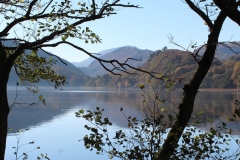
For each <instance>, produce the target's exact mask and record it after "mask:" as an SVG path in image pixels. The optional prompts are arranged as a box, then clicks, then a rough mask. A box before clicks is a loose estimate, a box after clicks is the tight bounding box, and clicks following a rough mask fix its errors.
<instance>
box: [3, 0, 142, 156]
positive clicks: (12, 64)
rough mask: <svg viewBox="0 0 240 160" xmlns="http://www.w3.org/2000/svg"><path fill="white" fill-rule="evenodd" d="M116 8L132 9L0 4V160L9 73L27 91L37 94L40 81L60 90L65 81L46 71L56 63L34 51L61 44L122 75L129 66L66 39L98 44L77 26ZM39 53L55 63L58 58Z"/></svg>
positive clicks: (116, 3)
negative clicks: (120, 69)
mask: <svg viewBox="0 0 240 160" xmlns="http://www.w3.org/2000/svg"><path fill="white" fill-rule="evenodd" d="M119 7H128V8H138V6H136V5H131V4H130V3H128V4H123V3H120V0H113V1H111V2H110V1H108V0H104V1H101V2H96V1H95V0H91V1H86V2H84V1H81V2H75V1H70V0H62V1H59V0H45V1H42V0H30V1H29V0H28V1H24V0H17V1H15V0H8V1H1V2H0V13H1V18H2V19H3V21H2V23H1V31H0V41H1V43H0V75H1V76H0V96H1V98H0V160H3V159H4V153H5V147H6V137H7V131H8V122H7V119H8V114H9V112H10V107H9V104H8V99H7V83H8V79H9V74H10V71H11V70H12V69H14V70H15V72H16V73H17V75H18V76H19V83H18V84H19V85H23V86H26V87H28V89H29V90H30V91H32V92H33V93H36V92H37V91H38V90H37V88H36V87H34V86H35V85H34V84H36V83H38V82H39V81H40V80H46V81H48V82H49V83H50V84H51V85H54V87H55V88H60V87H61V86H62V85H64V84H65V77H64V76H60V75H58V74H57V73H55V72H54V71H53V70H52V69H51V65H52V64H54V63H55V62H56V60H54V59H53V58H50V59H46V58H44V57H39V56H38V50H43V47H57V46H58V45H61V44H67V45H70V46H72V47H73V48H76V49H78V50H79V51H83V52H84V53H86V54H88V55H89V56H91V57H93V58H95V59H97V60H98V61H99V62H100V63H101V65H102V66H103V67H104V68H105V69H107V68H106V67H105V66H104V64H103V63H104V62H107V63H111V64H113V63H118V64H119V66H121V67H123V70H124V65H126V66H128V67H131V66H130V65H128V64H127V63H126V62H124V63H119V62H118V61H117V60H111V61H110V60H109V61H107V60H102V59H99V58H97V57H95V56H93V55H92V54H91V53H89V52H87V51H86V50H84V49H83V48H81V47H79V46H78V45H76V44H73V43H70V42H69V41H68V38H69V37H71V38H76V39H78V40H83V41H85V43H89V42H90V43H97V42H100V41H101V40H100V38H99V36H98V35H96V34H95V33H94V32H93V31H91V30H90V29H89V28H88V27H86V28H81V25H82V24H84V23H87V22H90V21H94V20H98V19H102V18H105V17H107V16H110V15H112V14H116V8H119ZM18 30H22V32H19V31H18ZM9 42H10V45H9ZM7 43H8V45H7ZM43 51H44V50H43ZM45 53H46V54H48V55H51V56H53V57H55V58H56V59H58V60H60V61H61V59H60V58H59V57H57V56H55V55H52V54H50V53H48V52H45ZM107 70H108V71H110V72H112V73H113V74H117V73H114V72H113V71H111V70H109V69H107ZM39 100H40V101H42V102H43V103H45V100H44V99H43V97H42V96H39Z"/></svg>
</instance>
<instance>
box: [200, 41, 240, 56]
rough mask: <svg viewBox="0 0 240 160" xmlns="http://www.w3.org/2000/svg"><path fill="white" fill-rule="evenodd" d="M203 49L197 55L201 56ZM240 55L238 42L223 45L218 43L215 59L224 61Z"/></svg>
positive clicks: (239, 43)
mask: <svg viewBox="0 0 240 160" xmlns="http://www.w3.org/2000/svg"><path fill="white" fill-rule="evenodd" d="M205 49H206V48H205V47H203V48H202V49H201V50H200V52H199V55H202V54H203V52H204V51H205ZM239 53H240V42H231V43H230V42H225V43H220V44H218V45H217V50H216V54H215V57H216V58H218V59H219V60H223V59H226V58H228V57H231V56H235V55H237V54H239Z"/></svg>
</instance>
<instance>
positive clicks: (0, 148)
mask: <svg viewBox="0 0 240 160" xmlns="http://www.w3.org/2000/svg"><path fill="white" fill-rule="evenodd" d="M0 83H1V81H0ZM1 86H2V85H1ZM3 90H4V89H2V88H0V160H4V155H5V149H6V139H7V132H8V113H9V107H8V101H7V94H6V91H5V93H4V91H3ZM5 90H6V89H5Z"/></svg>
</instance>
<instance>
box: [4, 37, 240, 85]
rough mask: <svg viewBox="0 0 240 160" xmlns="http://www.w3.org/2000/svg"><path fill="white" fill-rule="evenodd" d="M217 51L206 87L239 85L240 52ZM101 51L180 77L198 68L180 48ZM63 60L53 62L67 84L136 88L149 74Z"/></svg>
mask: <svg viewBox="0 0 240 160" xmlns="http://www.w3.org/2000/svg"><path fill="white" fill-rule="evenodd" d="M7 43H10V42H5V44H4V45H13V44H7ZM227 45H228V46H230V47H233V50H234V51H235V52H239V51H240V47H239V46H238V45H234V44H228V43H227ZM217 52H218V53H217V56H218V57H220V58H219V59H218V60H217V61H215V62H214V66H213V67H212V70H210V71H209V72H210V73H211V75H210V76H207V77H206V79H207V80H208V82H206V81H205V82H206V83H205V82H204V83H203V86H204V87H220V88H221V87H222V88H226V87H235V84H236V83H237V82H236V81H235V80H234V78H236V77H237V76H238V69H239V75H240V67H238V66H235V64H237V63H238V61H239V56H238V55H236V53H233V52H232V51H231V49H229V48H228V47H225V46H223V45H219V46H218V49H217ZM170 53H171V54H170ZM99 54H101V55H99V57H100V58H102V59H106V60H112V59H117V60H118V61H120V62H124V61H126V59H127V58H135V59H139V60H140V59H141V61H133V60H129V61H128V63H129V64H130V65H132V66H134V67H141V68H142V69H144V70H151V71H154V70H155V71H156V70H157V71H161V72H165V71H166V70H167V71H172V72H174V73H175V74H177V75H178V76H180V74H182V75H186V74H188V75H189V74H190V73H192V72H193V70H194V69H195V68H196V63H195V62H194V60H193V58H192V57H191V56H189V53H185V52H183V51H180V50H167V51H166V52H165V50H164V52H162V51H161V50H159V51H155V52H153V51H151V50H147V49H145V50H142V49H138V48H137V47H134V46H124V47H119V48H112V49H107V50H104V51H101V52H99ZM38 55H39V56H42V57H46V58H50V57H53V58H54V59H57V57H55V56H51V55H49V54H46V53H44V52H43V51H41V50H39V51H38ZM219 55H221V56H219ZM232 56H234V57H232ZM57 60H58V59H57ZM62 60H63V61H64V62H66V63H67V65H65V64H63V63H61V62H60V61H59V60H58V62H57V63H56V64H55V65H53V67H52V69H53V70H54V71H56V72H57V73H58V74H60V75H64V76H66V77H67V82H68V84H67V86H78V87H79V86H83V87H86V86H87V87H119V86H118V85H120V86H125V87H134V86H135V87H136V84H137V83H139V82H143V81H145V80H146V76H147V75H145V74H140V76H129V75H125V74H122V76H121V77H119V76H114V75H111V74H109V73H108V72H107V71H106V70H105V69H104V68H103V67H102V66H101V65H100V64H99V62H98V61H96V60H94V59H92V58H89V59H87V60H85V61H82V62H76V63H74V64H75V65H77V66H79V64H80V65H81V66H84V67H76V66H74V65H73V64H72V63H70V62H68V61H66V60H64V59H62ZM230 64H231V65H230ZM239 64H240V63H239ZM87 65H88V66H87ZM239 66H240V65H239ZM106 67H108V68H110V69H111V67H112V66H111V65H110V64H106ZM224 67H225V68H224ZM220 73H221V74H220ZM224 74H225V75H227V76H228V80H226V79H223V78H222V77H226V76H222V75H224ZM96 77H97V78H96ZM216 77H218V78H216ZM229 77H230V78H229ZM216 80H218V81H220V80H221V82H218V84H219V85H215V81H216ZM17 81H18V76H17V75H16V73H15V72H14V70H13V71H12V72H11V75H10V79H9V84H11V85H15V84H16V82H17ZM119 82H120V83H119ZM216 83H217V82H216ZM224 84H226V85H224ZM40 85H47V83H43V82H41V83H40Z"/></svg>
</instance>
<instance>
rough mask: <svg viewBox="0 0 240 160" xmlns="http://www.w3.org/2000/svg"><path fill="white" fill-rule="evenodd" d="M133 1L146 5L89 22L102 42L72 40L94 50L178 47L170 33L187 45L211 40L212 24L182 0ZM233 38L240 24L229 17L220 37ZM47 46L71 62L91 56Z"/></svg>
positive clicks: (239, 33)
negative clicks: (209, 35)
mask: <svg viewBox="0 0 240 160" xmlns="http://www.w3.org/2000/svg"><path fill="white" fill-rule="evenodd" d="M122 2H126V3H127V2H128V1H126V0H123V1H122ZM130 2H131V3H133V4H138V5H139V6H141V7H143V8H142V9H134V8H123V9H120V10H119V11H118V14H117V15H112V16H110V17H106V18H104V19H100V20H97V21H94V22H90V23H88V24H86V25H85V26H88V27H90V29H91V30H93V32H95V33H96V34H98V35H99V36H100V38H101V39H102V43H98V44H85V43H84V42H82V41H79V40H71V42H73V43H75V44H77V45H79V46H80V47H82V48H84V49H86V50H87V51H89V52H91V53H97V52H100V51H102V50H105V49H110V48H115V47H121V46H125V45H132V46H136V47H138V48H140V49H150V50H153V51H154V50H158V49H162V48H163V47H164V46H167V47H168V48H170V49H172V48H178V47H177V46H175V45H173V44H171V43H169V39H168V36H169V35H170V34H171V35H172V36H173V37H174V39H175V41H176V42H177V43H179V44H180V45H182V46H184V47H187V46H188V45H189V44H190V42H191V41H195V42H197V44H198V45H200V44H203V43H204V42H206V41H207V36H208V33H209V32H208V27H207V26H206V25H204V21H203V20H202V19H201V18H200V17H199V16H198V15H197V14H196V13H195V12H193V11H192V10H191V9H190V8H189V7H188V5H187V4H185V3H183V2H182V1H181V0H131V1H130ZM229 40H231V41H240V27H239V26H238V25H237V24H235V23H234V22H232V21H231V20H229V19H227V20H226V21H225V23H224V26H223V29H222V32H221V35H220V41H229ZM46 50H48V51H50V52H52V53H54V54H56V55H58V56H60V57H62V58H64V59H66V60H68V61H70V62H81V61H82V60H84V59H86V58H88V56H87V55H85V54H84V53H82V52H80V51H78V50H75V49H73V48H72V47H70V46H67V45H62V46H58V47H56V48H46ZM126 58H127V57H126Z"/></svg>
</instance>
